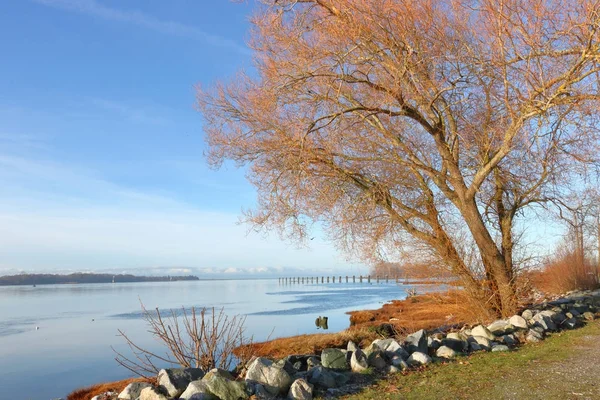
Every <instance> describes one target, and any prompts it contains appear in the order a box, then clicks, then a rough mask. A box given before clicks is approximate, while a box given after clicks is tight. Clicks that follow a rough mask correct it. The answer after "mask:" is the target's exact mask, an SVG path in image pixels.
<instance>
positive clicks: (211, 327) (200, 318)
mask: <svg viewBox="0 0 600 400" xmlns="http://www.w3.org/2000/svg"><path fill="white" fill-rule="evenodd" d="M142 312H143V315H144V320H145V321H146V323H147V324H148V326H149V328H150V329H149V332H150V333H151V334H152V335H153V336H154V337H155V338H156V339H157V340H158V341H159V342H161V343H162V344H163V345H164V346H165V347H166V350H167V351H166V352H165V353H164V355H163V354H162V353H158V352H154V351H150V350H148V349H146V348H143V347H141V346H139V345H137V344H135V342H134V341H133V339H132V338H130V337H129V336H127V335H126V334H125V332H123V331H121V330H119V335H120V336H121V337H123V338H124V339H125V341H126V342H127V346H128V347H129V349H130V351H131V353H132V355H130V356H126V355H124V354H123V353H121V352H119V351H117V350H115V349H114V348H113V351H114V352H115V353H116V357H115V360H116V361H117V362H118V363H119V364H120V365H122V366H123V367H125V368H127V369H128V370H130V371H132V372H133V373H135V374H137V375H140V376H149V375H156V374H157V373H158V371H159V370H160V368H159V367H158V366H157V365H158V364H168V365H170V366H174V365H179V366H181V367H183V368H201V369H203V370H205V371H208V370H210V369H212V368H216V367H218V368H223V369H227V370H229V369H230V368H231V365H232V364H233V363H234V362H242V363H243V362H245V361H247V360H248V359H249V358H250V357H251V356H252V355H251V354H250V353H249V352H242V353H237V354H234V349H235V348H237V347H240V346H242V345H245V344H249V343H251V341H252V338H247V337H246V336H245V334H244V331H245V328H244V324H245V320H246V318H245V317H242V316H237V315H236V316H233V317H228V316H227V315H226V314H225V313H224V310H223V309H221V310H218V311H217V310H215V308H214V307H213V308H210V309H207V308H202V309H197V308H195V307H192V308H191V309H186V308H184V307H182V308H181V310H170V311H169V312H167V313H165V312H161V311H160V310H159V309H158V308H156V309H155V310H153V311H149V310H147V309H146V308H145V307H144V305H143V304H142ZM247 348H251V346H247Z"/></svg>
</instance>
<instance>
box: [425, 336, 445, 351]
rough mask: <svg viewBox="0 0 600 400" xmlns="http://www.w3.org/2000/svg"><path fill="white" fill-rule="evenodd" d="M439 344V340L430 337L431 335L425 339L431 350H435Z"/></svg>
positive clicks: (440, 342)
mask: <svg viewBox="0 0 600 400" xmlns="http://www.w3.org/2000/svg"><path fill="white" fill-rule="evenodd" d="M441 345H442V341H441V340H437V339H432V338H431V337H430V338H429V339H428V340H427V347H429V348H430V349H431V350H433V351H436V350H437V349H439V348H440V346H441Z"/></svg>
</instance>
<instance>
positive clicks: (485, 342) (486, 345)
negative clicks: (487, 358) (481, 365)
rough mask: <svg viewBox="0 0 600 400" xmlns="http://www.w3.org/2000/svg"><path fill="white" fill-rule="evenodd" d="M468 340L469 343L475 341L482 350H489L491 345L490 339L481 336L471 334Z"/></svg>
mask: <svg viewBox="0 0 600 400" xmlns="http://www.w3.org/2000/svg"><path fill="white" fill-rule="evenodd" d="M469 341H470V342H471V343H477V344H478V345H479V347H480V349H482V350H490V349H491V347H492V341H491V340H490V339H488V338H486V337H483V336H471V337H470V338H469ZM471 347H472V346H471Z"/></svg>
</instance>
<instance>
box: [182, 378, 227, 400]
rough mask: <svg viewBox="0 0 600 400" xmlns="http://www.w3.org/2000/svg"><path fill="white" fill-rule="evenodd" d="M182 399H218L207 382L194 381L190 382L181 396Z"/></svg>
mask: <svg viewBox="0 0 600 400" xmlns="http://www.w3.org/2000/svg"><path fill="white" fill-rule="evenodd" d="M179 399H180V400H218V399H217V398H216V397H215V396H213V394H212V393H211V392H210V390H209V388H208V386H207V385H206V382H204V381H193V382H190V384H189V385H188V387H187V388H186V389H185V391H184V392H183V393H182V394H181V395H180V396H179Z"/></svg>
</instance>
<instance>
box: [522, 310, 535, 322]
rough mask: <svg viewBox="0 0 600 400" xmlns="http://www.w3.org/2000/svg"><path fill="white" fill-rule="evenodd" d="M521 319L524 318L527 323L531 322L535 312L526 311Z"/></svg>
mask: <svg viewBox="0 0 600 400" xmlns="http://www.w3.org/2000/svg"><path fill="white" fill-rule="evenodd" d="M521 317H523V319H525V320H526V321H529V320H530V319H531V318H533V311H531V310H525V311H523V312H522V313H521Z"/></svg>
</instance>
